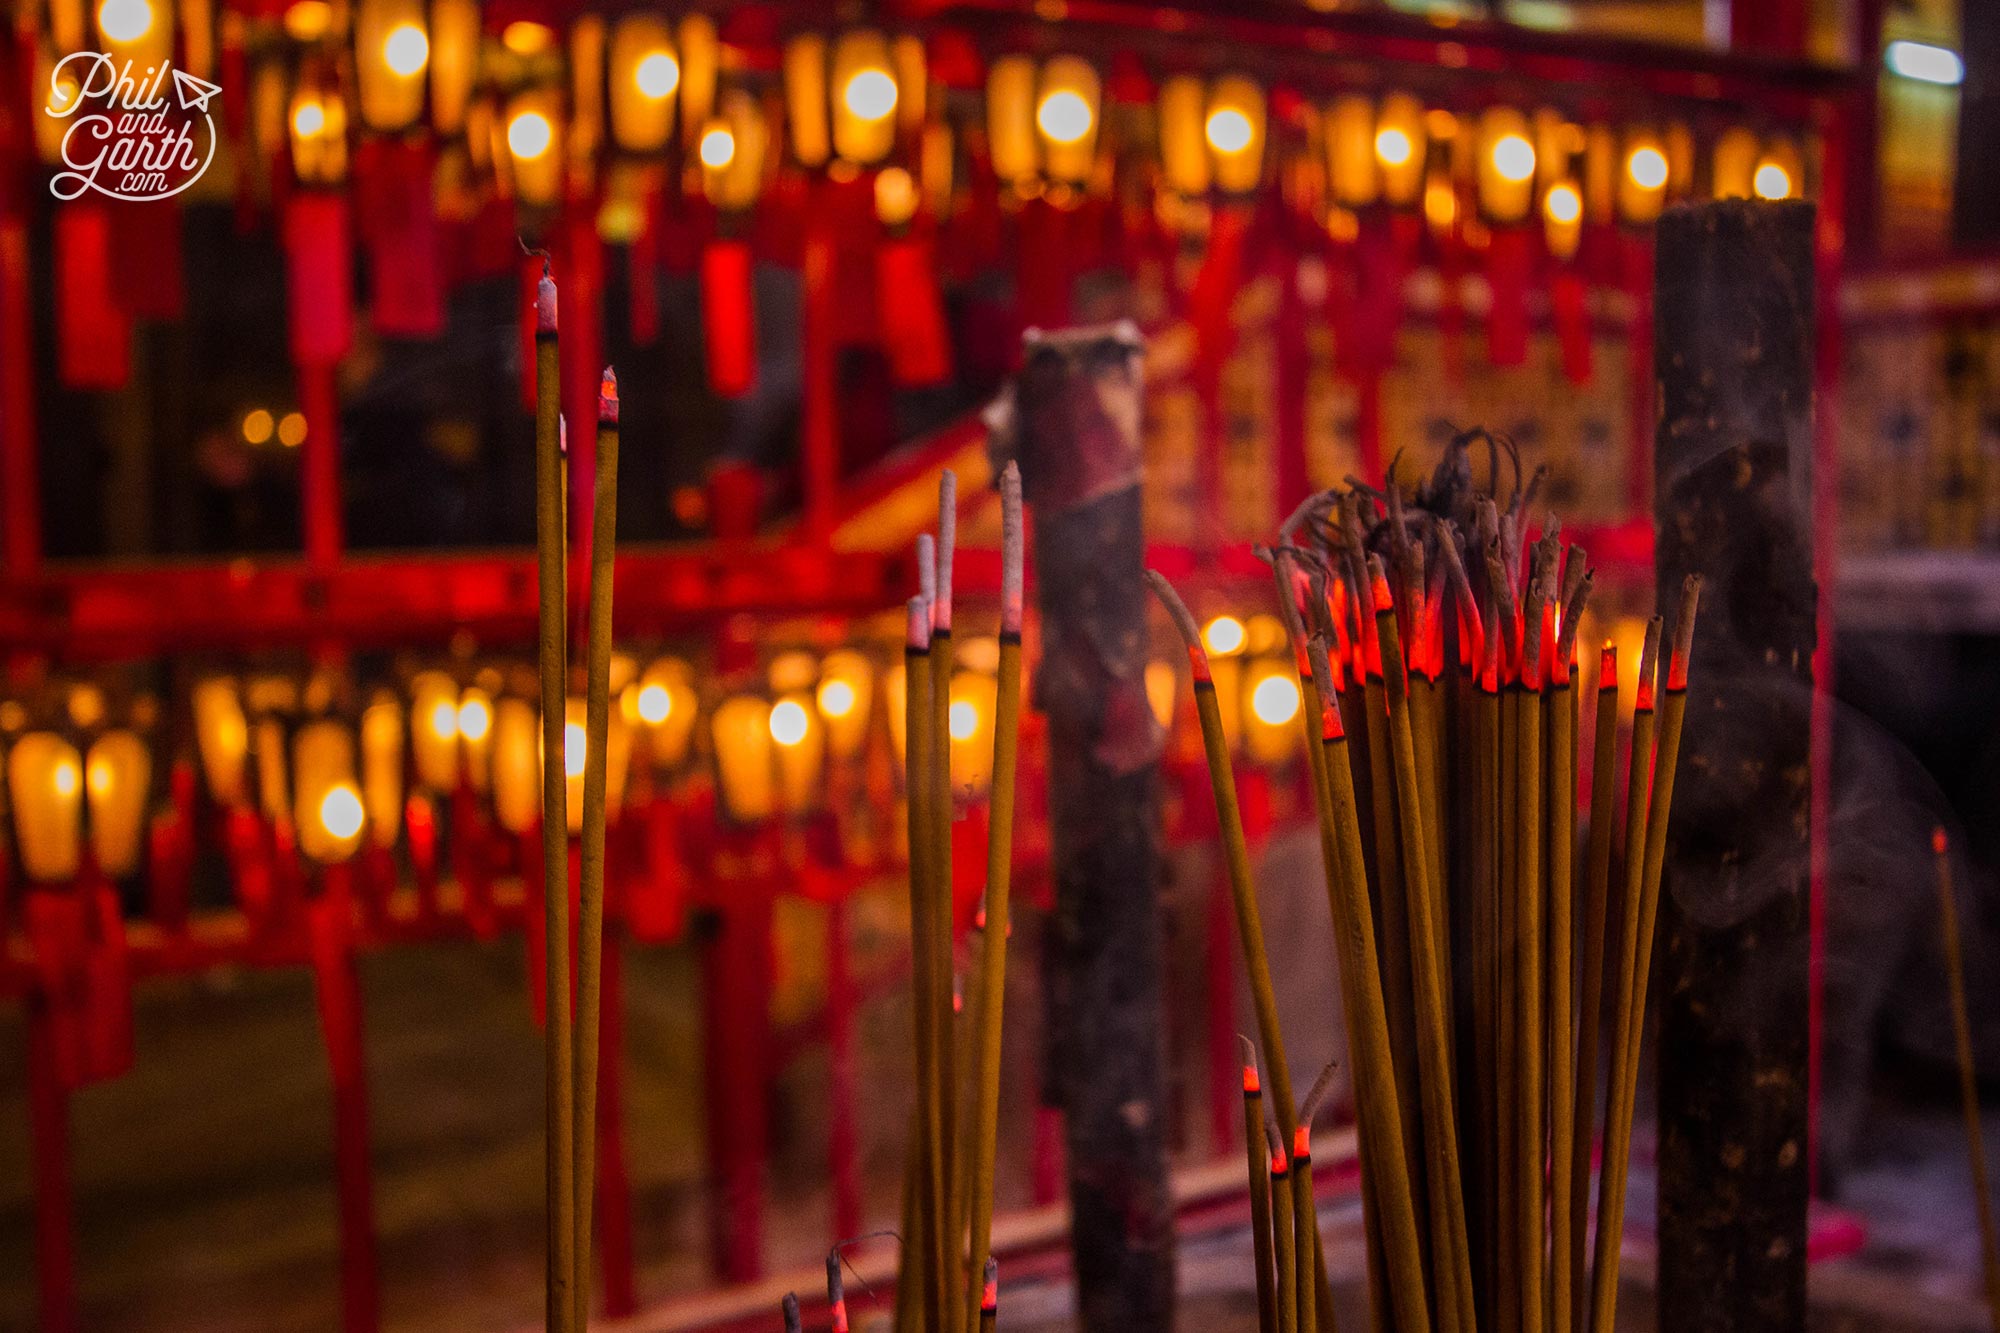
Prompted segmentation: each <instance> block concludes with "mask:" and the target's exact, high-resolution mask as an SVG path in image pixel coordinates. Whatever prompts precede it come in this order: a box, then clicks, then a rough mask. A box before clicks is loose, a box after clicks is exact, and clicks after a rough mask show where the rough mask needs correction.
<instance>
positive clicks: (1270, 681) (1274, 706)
mask: <svg viewBox="0 0 2000 1333" xmlns="http://www.w3.org/2000/svg"><path fill="white" fill-rule="evenodd" d="M1250 711H1251V712H1253V713H1255V714H1256V715H1257V720H1258V721H1259V722H1262V723H1264V724H1265V725H1266V726H1271V727H1276V726H1282V725H1284V724H1285V723H1287V722H1290V721H1291V720H1292V719H1293V718H1295V717H1297V716H1298V715H1299V687H1298V682H1296V681H1294V680H1293V679H1292V678H1291V677H1290V676H1282V675H1280V676H1266V677H1264V679H1262V680H1260V681H1258V682H1257V688H1256V689H1255V690H1252V691H1251V693H1250Z"/></svg>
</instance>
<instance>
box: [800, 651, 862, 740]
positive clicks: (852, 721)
mask: <svg viewBox="0 0 2000 1333" xmlns="http://www.w3.org/2000/svg"><path fill="white" fill-rule="evenodd" d="M874 695H875V664H874V663H873V662H871V661H869V660H868V658H867V656H866V655H865V654H862V653H859V652H856V651H855V650H854V649H852V648H841V649H836V650H835V651H833V652H830V653H828V654H827V655H826V660H825V661H823V662H821V663H820V665H819V688H818V689H817V690H815V691H814V692H813V705H814V707H815V708H817V709H818V711H819V716H820V720H821V721H822V722H824V723H825V724H826V740H827V748H828V749H829V750H830V751H831V752H832V753H833V757H834V758H835V759H853V758H855V757H857V756H858V755H860V754H861V752H862V750H863V749H864V748H866V746H867V744H868V723H869V720H870V715H871V705H872V704H873V703H874Z"/></svg>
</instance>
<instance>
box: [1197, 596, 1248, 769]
mask: <svg viewBox="0 0 2000 1333" xmlns="http://www.w3.org/2000/svg"><path fill="white" fill-rule="evenodd" d="M1201 641H1202V646H1203V647H1204V648H1206V649H1207V650H1208V672H1209V678H1210V679H1211V680H1212V681H1213V682H1214V683H1215V702H1216V706H1217V709H1218V711H1219V712H1220V713H1221V716H1222V734H1223V735H1224V736H1226V737H1228V738H1229V739H1230V740H1231V741H1235V740H1236V739H1237V738H1238V737H1240V736H1241V735H1242V734H1243V731H1242V725H1241V723H1242V711H1243V710H1242V703H1243V689H1242V685H1243V661H1242V658H1243V648H1244V645H1245V644H1246V643H1247V642H1248V641H1249V630H1248V628H1247V627H1246V626H1245V625H1244V624H1243V622H1242V621H1240V620H1238V619H1237V618H1236V617H1235V616H1217V617H1216V618H1215V619H1213V620H1211V621H1209V622H1208V624H1206V625H1204V626H1203V627H1202V631H1201Z"/></svg>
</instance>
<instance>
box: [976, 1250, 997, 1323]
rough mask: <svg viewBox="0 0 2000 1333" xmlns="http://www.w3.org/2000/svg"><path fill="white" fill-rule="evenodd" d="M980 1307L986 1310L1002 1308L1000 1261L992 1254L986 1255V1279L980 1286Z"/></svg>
mask: <svg viewBox="0 0 2000 1333" xmlns="http://www.w3.org/2000/svg"><path fill="white" fill-rule="evenodd" d="M979 1308H980V1309H981V1310H985V1311H997V1310H999V1308H1000V1261H999V1260H998V1259H995V1258H994V1257H993V1256H992V1255H990V1254H989V1255H987V1256H986V1280H985V1283H984V1284H983V1285H982V1286H981V1288H980V1292H979Z"/></svg>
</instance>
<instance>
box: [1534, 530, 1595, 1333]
mask: <svg viewBox="0 0 2000 1333" xmlns="http://www.w3.org/2000/svg"><path fill="white" fill-rule="evenodd" d="M1569 558H1570V560H1571V561H1573V562H1575V564H1576V566H1577V567H1578V568H1580V567H1581V564H1582V557H1581V554H1580V553H1579V552H1575V551H1572V552H1571V553H1570V556H1569ZM1580 609H1581V606H1580V604H1579V603H1576V602H1572V603H1570V604H1569V605H1566V606H1565V607H1564V608H1563V610H1562V614H1563V615H1565V616H1573V615H1574V614H1576V612H1577V611H1579V610H1580ZM1575 640H1576V625H1575V622H1574V621H1573V620H1568V619H1566V620H1564V621H1563V623H1562V625H1561V627H1560V630H1559V635H1558V637H1557V638H1556V641H1555V644H1554V648H1555V652H1554V655H1553V657H1552V658H1551V660H1550V662H1549V670H1548V681H1549V697H1548V703H1547V706H1546V708H1544V710H1543V714H1544V716H1543V722H1544V724H1545V726H1546V728H1547V746H1548V748H1547V754H1548V763H1547V772H1548V798H1547V806H1548V838H1547V859H1548V866H1549V876H1548V882H1549V893H1548V959H1547V961H1548V979H1547V983H1546V993H1547V1002H1548V1036H1547V1039H1546V1043H1545V1045H1546V1049H1547V1052H1548V1067H1549V1068H1548V1073H1549V1077H1548V1121H1549V1135H1548V1138H1549V1178H1548V1194H1549V1250H1548V1253H1549V1281H1548V1307H1549V1328H1550V1330H1551V1333H1570V1330H1571V1329H1572V1328H1573V1327H1574V1318H1575V1313H1574V1312H1575V1306H1574V1304H1573V1303H1572V1295H1571V1288H1570V1238H1571V1233H1572V1231H1573V1230H1574V1227H1575V1216H1574V1214H1573V1213H1572V1211H1571V1208H1570V1197H1571V1193H1570V1178H1571V1176H1572V1175H1573V1174H1574V1172H1575V1169H1576V1160H1577V1159H1576V1151H1575V1143H1574V1141H1573V1140H1572V1139H1571V1137H1570V1132H1569V1129H1570V1127H1569V1123H1568V1113H1569V1110H1570V1106H1571V1103H1572V1101H1573V1100H1574V1098H1575V1095H1576V1093H1575V1089H1576V1048H1575V1046H1574V1044H1573V1043H1574V1041H1575V1031H1574V1025H1575V1003H1574V997H1573V995H1572V993H1571V987H1572V986H1574V985H1575V982H1574V980H1573V979H1572V974H1573V972H1574V969H1575V956H1574V950H1575V944H1574V930H1575V926H1574V922H1573V919H1572V912H1571V907H1572V900H1573V897H1574V893H1575V875H1574V870H1575V850H1576V684H1575V682H1574V681H1573V680H1572V679H1571V673H1570V654H1571V650H1572V649H1573V647H1574V645H1575ZM1589 1160H1590V1159H1589V1158H1587V1157H1586V1158H1585V1159H1584V1161H1585V1163H1586V1170H1587V1169H1588V1165H1587V1164H1588V1162H1589Z"/></svg>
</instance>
